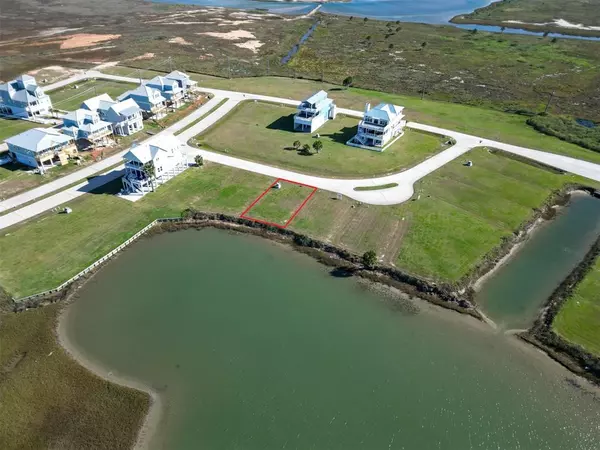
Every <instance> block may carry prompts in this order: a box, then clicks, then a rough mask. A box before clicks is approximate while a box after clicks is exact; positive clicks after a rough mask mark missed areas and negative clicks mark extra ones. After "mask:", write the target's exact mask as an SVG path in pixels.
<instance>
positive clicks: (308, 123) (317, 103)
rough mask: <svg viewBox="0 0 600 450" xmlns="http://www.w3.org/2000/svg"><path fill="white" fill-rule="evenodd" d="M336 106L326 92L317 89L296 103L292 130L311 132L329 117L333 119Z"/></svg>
mask: <svg viewBox="0 0 600 450" xmlns="http://www.w3.org/2000/svg"><path fill="white" fill-rule="evenodd" d="M335 116H336V107H335V103H333V100H332V99H330V98H328V97H327V92H325V91H319V92H317V93H316V94H313V95H311V96H310V97H308V98H307V99H306V100H304V101H302V102H301V103H300V104H299V105H298V112H297V113H296V114H295V115H294V130H295V131H305V132H309V133H312V132H314V131H316V130H317V129H318V128H319V127H321V126H322V125H323V124H324V123H325V122H327V121H328V120H329V119H335Z"/></svg>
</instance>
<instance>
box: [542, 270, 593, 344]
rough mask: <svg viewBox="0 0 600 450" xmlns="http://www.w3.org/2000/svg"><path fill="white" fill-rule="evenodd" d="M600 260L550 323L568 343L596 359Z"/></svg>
mask: <svg viewBox="0 0 600 450" xmlns="http://www.w3.org/2000/svg"><path fill="white" fill-rule="evenodd" d="M599 323H600V259H598V260H596V264H595V265H594V268H593V269H592V271H591V272H590V273H588V274H587V276H586V277H585V278H584V279H583V281H582V282H581V283H580V284H579V285H578V286H577V288H576V289H575V293H574V294H573V296H572V297H571V298H569V299H568V300H567V302H566V303H565V304H564V305H563V307H562V309H561V310H560V312H559V313H558V315H557V316H556V318H555V319H554V323H553V324H552V326H553V328H554V331H555V332H556V333H558V334H559V335H561V336H562V337H564V338H565V339H567V340H568V341H570V342H572V343H574V344H578V345H581V346H582V347H583V348H585V349H586V350H587V351H589V352H590V353H593V354H595V355H597V356H600V326H598V324H599Z"/></svg>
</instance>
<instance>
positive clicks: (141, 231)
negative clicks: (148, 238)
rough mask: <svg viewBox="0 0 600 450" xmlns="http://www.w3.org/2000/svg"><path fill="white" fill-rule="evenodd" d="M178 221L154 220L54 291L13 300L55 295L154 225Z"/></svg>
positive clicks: (19, 300) (50, 290)
mask: <svg viewBox="0 0 600 450" xmlns="http://www.w3.org/2000/svg"><path fill="white" fill-rule="evenodd" d="M180 221H182V219H180V218H166V219H156V220H154V221H152V222H151V223H150V224H148V225H146V226H145V227H144V228H142V229H141V230H140V231H138V232H137V233H135V234H134V235H133V236H131V237H130V238H129V239H127V240H126V241H125V242H123V243H122V244H121V245H119V246H118V247H116V248H115V249H113V250H111V251H110V252H109V253H107V254H106V255H104V256H103V257H102V258H100V259H98V260H97V261H95V262H94V263H92V264H91V265H89V266H88V267H86V268H85V269H83V270H82V271H81V272H79V273H78V274H77V275H75V276H73V277H71V278H69V279H68V280H67V281H65V282H64V283H63V284H61V285H60V286H58V287H55V288H54V289H49V290H47V291H43V292H38V293H37V294H33V295H28V296H27V297H21V298H18V299H17V298H15V299H13V300H14V301H15V302H17V303H19V302H23V301H25V300H32V299H35V298H39V297H44V296H46V295H50V294H55V293H57V292H60V291H62V290H63V289H65V288H66V287H68V286H69V285H70V284H71V283H73V282H74V281H77V280H78V279H80V278H81V277H83V276H84V275H87V274H88V273H90V272H91V271H92V270H94V269H96V267H98V266H99V265H100V264H102V263H104V262H105V261H107V260H108V259H110V258H112V257H113V256H115V255H116V254H117V253H119V252H120V251H121V250H123V249H125V248H126V247H127V246H128V245H129V244H131V243H133V242H134V241H136V240H137V239H138V238H140V237H141V236H143V235H144V234H145V233H147V232H148V230H150V229H151V228H153V227H154V226H155V225H157V224H159V223H163V222H180Z"/></svg>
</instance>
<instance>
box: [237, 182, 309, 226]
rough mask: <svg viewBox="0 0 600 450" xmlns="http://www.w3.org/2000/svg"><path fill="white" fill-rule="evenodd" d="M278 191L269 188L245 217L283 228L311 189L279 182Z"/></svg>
mask: <svg viewBox="0 0 600 450" xmlns="http://www.w3.org/2000/svg"><path fill="white" fill-rule="evenodd" d="M279 183H280V185H281V188H280V189H277V188H274V187H273V188H271V189H269V191H268V192H267V193H266V194H265V195H264V196H263V198H261V199H260V200H259V201H258V203H257V204H256V205H254V206H253V207H252V209H250V211H248V212H247V213H246V217H251V218H253V219H258V220H263V221H267V222H271V223H276V224H279V225H281V226H284V225H285V224H286V223H287V222H289V220H290V219H291V218H292V214H293V213H294V211H296V210H297V209H298V208H299V207H300V205H301V204H302V202H303V201H304V200H306V198H307V197H308V196H309V195H310V194H311V192H312V191H313V188H309V187H307V186H302V185H299V184H295V183H289V182H286V181H280V182H279Z"/></svg>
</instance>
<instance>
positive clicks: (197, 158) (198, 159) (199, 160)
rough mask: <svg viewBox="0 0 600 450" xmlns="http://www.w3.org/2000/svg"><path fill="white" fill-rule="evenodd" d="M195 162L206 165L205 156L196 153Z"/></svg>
mask: <svg viewBox="0 0 600 450" xmlns="http://www.w3.org/2000/svg"><path fill="white" fill-rule="evenodd" d="M194 162H195V163H196V165H197V166H198V167H202V166H203V165H204V158H203V157H202V155H196V156H195V157H194Z"/></svg>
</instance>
